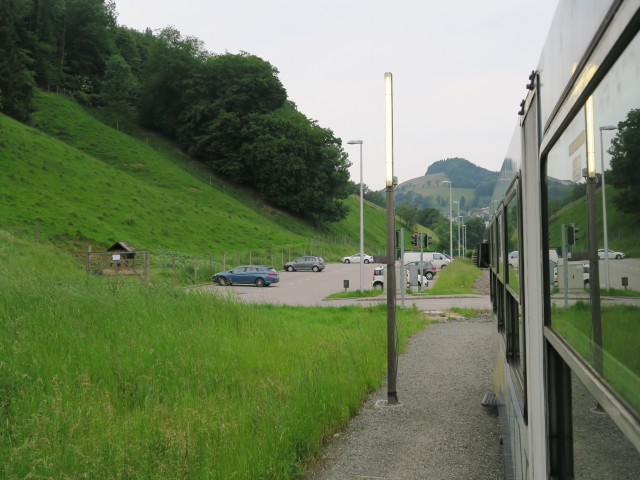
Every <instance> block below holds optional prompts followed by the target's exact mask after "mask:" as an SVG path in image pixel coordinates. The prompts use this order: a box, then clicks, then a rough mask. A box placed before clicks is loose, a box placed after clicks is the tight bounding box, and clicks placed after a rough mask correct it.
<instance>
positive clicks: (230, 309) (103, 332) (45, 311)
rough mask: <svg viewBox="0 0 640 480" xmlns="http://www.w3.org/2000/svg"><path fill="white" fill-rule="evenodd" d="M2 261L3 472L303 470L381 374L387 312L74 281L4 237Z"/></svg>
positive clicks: (44, 256) (72, 266) (404, 319)
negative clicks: (255, 301)
mask: <svg viewBox="0 0 640 480" xmlns="http://www.w3.org/2000/svg"><path fill="white" fill-rule="evenodd" d="M0 268H1V269H2V272H3V274H2V275H1V276H0V328H1V329H2V332H3V334H2V335H1V336H0V425H1V428H0V465H2V467H0V472H1V473H0V477H2V478H8V479H17V478H92V479H118V478H119V479H129V478H154V479H229V478H234V479H290V478H298V477H300V476H301V475H302V472H303V471H304V468H305V465H306V464H307V462H309V461H311V460H312V459H313V458H315V457H317V456H318V455H319V453H320V449H321V445H322V442H323V440H324V439H325V438H326V437H327V436H329V435H331V433H332V432H334V431H335V430H336V429H338V428H339V427H340V426H341V425H343V424H344V423H345V422H346V421H347V419H348V418H349V416H350V415H352V414H353V413H354V412H356V411H357V410H358V408H359V406H360V404H361V402H362V401H363V399H364V398H365V397H366V395H367V394H368V393H369V392H370V391H372V390H373V389H375V388H376V387H378V386H379V384H380V383H381V381H382V377H383V375H384V371H385V365H386V363H385V362H386V309H385V307H381V308H357V307H344V308H302V307H281V306H268V305H243V304H240V303H238V302H235V301H232V300H230V299H228V298H225V297H222V296H219V295H217V294H211V293H185V291H184V290H182V289H180V288H176V287H175V286H174V285H172V284H171V283H169V282H166V283H159V284H154V283H150V284H145V283H143V282H135V281H134V282H131V281H122V280H121V279H108V278H98V277H95V276H84V275H83V274H80V275H78V271H80V272H81V270H80V269H78V267H77V265H76V263H75V262H74V260H73V259H72V258H71V257H68V256H66V255H64V254H60V253H59V252H57V251H55V250H53V249H51V248H49V247H46V246H42V245H32V244H30V243H28V242H24V241H21V240H19V239H16V238H15V237H13V236H11V235H9V234H6V233H4V232H0ZM398 326H399V338H400V339H401V342H402V343H404V341H405V340H406V339H407V338H408V336H409V335H410V334H411V333H413V332H415V331H416V330H418V329H421V328H423V327H424V319H423V318H422V316H421V315H420V314H419V312H417V311H415V310H400V311H399V312H398Z"/></svg>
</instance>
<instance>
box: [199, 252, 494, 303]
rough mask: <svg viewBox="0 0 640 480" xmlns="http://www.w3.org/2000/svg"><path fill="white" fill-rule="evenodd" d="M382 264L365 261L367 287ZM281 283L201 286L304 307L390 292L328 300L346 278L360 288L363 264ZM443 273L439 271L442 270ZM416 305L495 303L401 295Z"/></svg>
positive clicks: (331, 266)
mask: <svg viewBox="0 0 640 480" xmlns="http://www.w3.org/2000/svg"><path fill="white" fill-rule="evenodd" d="M380 265H381V264H373V263H370V264H363V265H362V267H363V273H364V286H363V288H364V289H365V290H368V289H370V288H371V282H372V280H373V269H374V268H375V267H377V266H380ZM279 273H280V282H278V283H277V284H274V285H271V286H270V287H255V286H253V285H238V286H227V287H221V286H219V285H216V284H213V283H212V284H208V285H205V286H203V287H201V288H202V289H204V290H209V291H213V292H220V293H223V292H224V293H227V294H232V295H234V296H236V297H237V298H238V299H240V300H241V301H243V302H248V303H269V304H272V305H300V306H324V307H327V306H342V305H360V306H369V305H377V304H380V303H385V302H386V300H387V296H386V293H381V294H380V295H379V296H377V297H373V298H363V299H360V298H348V299H335V300H328V299H327V298H326V297H327V296H328V295H331V294H332V293H338V292H342V291H344V288H343V285H344V280H349V290H360V264H357V263H356V264H354V263H351V264H343V263H328V264H327V268H326V269H325V270H324V271H322V272H318V273H315V272H279ZM438 274H439V273H438ZM438 274H437V275H436V276H435V277H434V278H433V279H432V280H429V288H430V287H432V286H433V285H434V284H435V282H436V281H437V280H438ZM412 304H415V305H416V306H417V307H418V308H419V309H420V310H424V311H444V310H448V309H450V308H451V307H452V306H459V307H466V308H473V309H476V310H490V309H491V304H490V303H489V297H488V296H487V295H456V296H452V295H443V296H411V295H405V298H404V304H403V300H402V297H401V296H400V295H398V297H397V305H398V306H406V307H409V306H411V305H412Z"/></svg>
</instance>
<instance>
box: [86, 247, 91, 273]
mask: <svg viewBox="0 0 640 480" xmlns="http://www.w3.org/2000/svg"><path fill="white" fill-rule="evenodd" d="M85 270H86V271H87V274H88V273H89V272H90V271H91V245H89V249H88V250H87V260H86V266H85Z"/></svg>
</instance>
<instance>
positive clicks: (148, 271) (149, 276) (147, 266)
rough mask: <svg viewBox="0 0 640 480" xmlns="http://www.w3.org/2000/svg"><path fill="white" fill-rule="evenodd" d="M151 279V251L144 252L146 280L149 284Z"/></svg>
mask: <svg viewBox="0 0 640 480" xmlns="http://www.w3.org/2000/svg"><path fill="white" fill-rule="evenodd" d="M150 278H151V272H150V266H149V251H145V252H144V279H145V280H146V281H147V282H148V281H149V279H150Z"/></svg>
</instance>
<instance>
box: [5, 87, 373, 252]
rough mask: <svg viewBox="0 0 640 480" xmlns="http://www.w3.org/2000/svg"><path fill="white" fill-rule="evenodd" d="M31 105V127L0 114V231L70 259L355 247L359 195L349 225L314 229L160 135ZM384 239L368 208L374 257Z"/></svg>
mask: <svg viewBox="0 0 640 480" xmlns="http://www.w3.org/2000/svg"><path fill="white" fill-rule="evenodd" d="M35 107H36V111H35V112H34V114H33V125H34V127H35V128H32V127H28V126H25V125H24V124H21V123H19V122H17V121H15V120H12V119H11V118H9V117H7V116H4V115H0V167H1V168H2V170H3V175H2V176H1V177H0V198H1V199H2V204H3V208H2V209H1V210H0V228H1V229H5V230H8V231H11V232H13V233H14V234H21V235H27V236H31V237H32V238H33V236H34V235H37V236H38V238H39V239H40V240H41V241H43V240H46V241H50V242H52V243H54V244H55V245H57V246H59V247H61V248H64V249H66V250H72V251H74V252H82V251H86V249H87V248H88V246H92V248H93V250H94V251H95V250H99V249H103V248H107V247H109V246H110V245H112V244H113V243H115V242H117V241H127V242H130V243H131V244H133V245H134V246H135V247H136V248H138V249H145V250H152V251H156V252H159V251H172V252H176V253H180V254H183V255H211V254H215V255H220V254H222V253H225V254H227V255H236V254H247V253H248V252H254V253H256V254H257V253H258V252H262V253H271V254H272V255H273V253H274V252H288V253H290V254H291V255H298V254H300V255H302V254H304V253H311V252H313V253H316V254H324V255H326V256H328V257H330V258H331V257H333V256H335V257H338V256H342V255H346V254H351V253H353V252H354V251H355V248H356V246H357V245H358V242H359V240H358V239H359V233H358V229H359V206H358V199H357V198H356V197H351V198H349V199H347V200H346V203H347V205H348V206H349V208H350V212H349V214H348V217H347V218H346V219H345V220H342V221H341V222H336V223H329V224H325V225H322V226H320V227H314V226H313V225H311V224H310V223H308V222H306V221H304V220H302V219H299V218H296V217H295V216H292V215H290V214H287V213H285V212H282V211H280V210H279V209H277V208H274V207H273V206H271V205H269V204H268V203H267V202H264V201H262V200H259V199H258V198H257V197H256V196H255V195H254V194H253V193H252V192H251V191H250V190H247V189H241V188H235V187H233V186H231V185H229V184H228V183H227V182H224V181H222V180H220V179H219V178H218V177H216V176H215V175H214V174H212V173H211V171H210V170H208V169H207V167H206V166H204V165H203V164H202V163H200V162H196V161H192V160H191V159H190V158H189V157H188V156H186V155H185V154H184V153H182V152H181V151H180V150H179V149H178V148H176V147H175V145H174V144H172V143H170V142H168V141H166V140H163V139H162V138H160V137H158V136H157V135H153V134H149V133H147V132H144V131H138V132H137V133H136V134H135V136H129V135H125V134H123V133H122V132H119V131H118V130H116V129H114V128H111V127H109V126H106V125H104V124H103V123H101V122H100V121H98V120H97V119H96V118H94V117H92V116H91V115H90V114H89V113H88V111H86V110H85V109H84V108H82V107H81V106H79V105H78V104H76V103H75V102H73V101H72V100H69V99H67V98H66V97H63V96H60V95H57V94H51V93H43V92H39V93H37V95H36V97H35ZM384 232H385V214H384V210H383V209H381V208H379V207H377V206H374V205H372V204H368V203H367V205H365V246H366V249H367V250H368V251H369V252H371V253H377V252H378V251H384V239H385V234H384ZM283 254H284V253H283ZM277 258H280V255H278V257H277ZM278 263H279V262H278Z"/></svg>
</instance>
